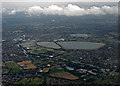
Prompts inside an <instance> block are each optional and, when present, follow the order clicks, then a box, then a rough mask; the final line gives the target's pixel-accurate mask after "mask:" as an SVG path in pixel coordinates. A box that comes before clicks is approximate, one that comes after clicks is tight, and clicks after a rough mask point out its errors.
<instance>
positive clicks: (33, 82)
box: [14, 77, 44, 86]
mask: <svg viewBox="0 0 120 86" xmlns="http://www.w3.org/2000/svg"><path fill="white" fill-rule="evenodd" d="M43 83H44V78H37V77H36V78H34V79H33V78H23V79H21V80H20V81H17V82H15V83H14V84H15V85H20V84H22V85H31V86H32V85H40V84H43Z"/></svg>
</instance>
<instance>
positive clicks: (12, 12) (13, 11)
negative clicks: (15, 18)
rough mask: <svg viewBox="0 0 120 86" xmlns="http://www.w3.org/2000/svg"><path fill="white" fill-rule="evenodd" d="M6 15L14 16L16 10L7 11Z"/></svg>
mask: <svg viewBox="0 0 120 86" xmlns="http://www.w3.org/2000/svg"><path fill="white" fill-rule="evenodd" d="M8 14H10V15H14V14H16V10H12V11H9V12H8Z"/></svg>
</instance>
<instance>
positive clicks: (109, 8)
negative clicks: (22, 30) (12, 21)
mask: <svg viewBox="0 0 120 86" xmlns="http://www.w3.org/2000/svg"><path fill="white" fill-rule="evenodd" d="M20 12H23V13H24V14H26V15H29V16H32V15H36V16H40V15H41V14H44V15H65V16H83V15H106V14H113V15H116V14H117V12H118V6H117V3H113V2H112V3H108V2H104V3H103V2H102V3H100V2H89V3H88V2H39V3H38V2H37V3H36V2H34V3H33V2H32V3H31V2H29V3H23V2H4V3H2V13H5V14H8V15H15V14H16V13H20Z"/></svg>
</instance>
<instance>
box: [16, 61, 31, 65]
mask: <svg viewBox="0 0 120 86" xmlns="http://www.w3.org/2000/svg"><path fill="white" fill-rule="evenodd" d="M30 63H31V61H29V60H27V61H22V62H18V63H17V64H18V65H21V64H30Z"/></svg>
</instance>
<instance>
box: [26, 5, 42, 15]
mask: <svg viewBox="0 0 120 86" xmlns="http://www.w3.org/2000/svg"><path fill="white" fill-rule="evenodd" d="M42 11H43V9H42V8H41V7H40V6H33V7H29V8H28V10H27V12H28V14H29V15H37V16H39V15H40V14H41V13H42Z"/></svg>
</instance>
